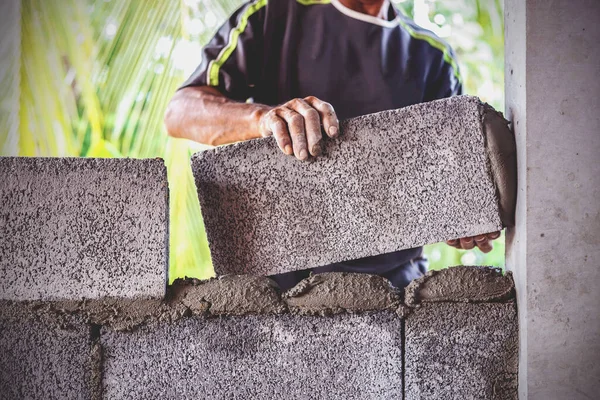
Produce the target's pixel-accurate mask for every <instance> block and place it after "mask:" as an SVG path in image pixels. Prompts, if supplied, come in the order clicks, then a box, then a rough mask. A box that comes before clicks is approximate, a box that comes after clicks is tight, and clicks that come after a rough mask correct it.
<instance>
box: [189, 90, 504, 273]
mask: <svg viewBox="0 0 600 400" xmlns="http://www.w3.org/2000/svg"><path fill="white" fill-rule="evenodd" d="M485 115H489V116H490V117H489V118H491V120H493V121H491V120H490V121H488V120H487V119H486V123H485V124H484V123H482V119H483V116H485ZM492 117H493V118H492ZM486 118H487V117H486ZM484 127H489V128H490V130H492V129H493V130H494V132H495V131H496V128H497V129H498V132H499V133H498V135H497V136H499V137H502V138H504V140H506V141H507V143H508V145H506V143H504V142H502V140H500V141H499V143H498V141H496V140H487V139H486V135H488V136H489V135H492V134H491V133H489V132H487V131H486V129H484ZM341 128H342V135H341V137H340V138H338V139H335V140H327V139H324V146H323V147H324V151H323V155H322V156H321V157H317V158H313V159H310V160H309V161H308V162H300V161H298V160H296V159H295V158H293V157H290V156H286V155H284V154H283V153H281V152H280V151H279V149H278V148H277V145H276V143H275V141H274V139H273V138H265V139H258V140H253V141H249V142H243V143H238V144H234V145H230V146H225V147H218V148H215V149H211V150H206V151H204V152H201V153H198V154H196V155H195V156H194V157H193V158H192V169H193V172H194V175H195V178H196V186H197V188H198V197H199V200H200V205H201V208H202V213H203V217H204V223H205V226H206V231H207V235H208V240H209V244H210V249H211V254H212V260H213V265H214V267H215V271H216V272H217V273H218V274H230V273H254V274H261V275H269V274H274V273H282V272H287V271H292V270H299V269H307V268H313V267H317V266H323V265H327V264H331V263H334V262H340V261H345V260H351V259H356V258H361V257H366V256H372V255H377V254H382V253H388V252H392V251H397V250H401V249H407V248H412V247H416V246H420V245H423V244H427V243H434V242H439V241H443V240H447V239H454V238H458V237H465V236H473V235H477V234H482V233H488V232H493V231H498V230H500V229H501V228H502V226H503V223H502V220H503V218H501V214H503V213H502V209H501V207H500V201H499V199H500V198H501V197H506V198H510V196H509V195H507V196H501V195H500V194H501V192H503V190H504V189H507V188H508V189H510V190H512V189H514V188H512V187H511V185H510V183H513V182H514V180H512V179H506V177H505V176H504V175H505V174H504V173H503V171H502V168H500V167H501V166H502V165H512V164H511V162H508V161H507V162H505V161H506V157H505V156H504V154H505V153H510V149H511V148H512V149H514V146H513V147H511V144H514V138H513V136H512V134H511V133H510V132H509V131H508V129H507V126H506V123H505V121H504V120H503V119H501V118H500V117H499V116H498V114H497V113H495V112H493V111H490V109H489V108H486V107H484V106H483V105H482V104H481V103H480V101H479V100H478V99H477V98H474V97H469V96H460V97H455V98H451V99H444V100H438V101H434V102H431V103H424V104H418V105H414V106H410V107H406V108H403V109H399V110H393V111H385V112H381V113H377V114H371V115H366V116H362V117H358V118H354V119H350V120H347V121H344V122H342V126H341ZM492 136H494V137H495V136H496V135H492ZM488 142H490V143H493V144H494V145H493V147H492V148H487V147H486V143H488ZM507 148H508V149H509V150H507ZM494 152H496V153H497V154H496V153H494ZM491 153H493V154H494V157H490V154H491ZM512 161H514V159H512ZM513 172H514V171H513ZM496 181H497V182H502V185H500V186H497V185H496V183H495V182H496ZM501 188H502V189H503V190H500V189H501ZM510 190H506V192H510ZM513 195H514V192H513ZM508 203H510V202H508ZM508 214H510V211H509V212H508ZM507 220H508V219H507Z"/></svg>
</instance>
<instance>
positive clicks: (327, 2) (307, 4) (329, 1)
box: [296, 0, 331, 6]
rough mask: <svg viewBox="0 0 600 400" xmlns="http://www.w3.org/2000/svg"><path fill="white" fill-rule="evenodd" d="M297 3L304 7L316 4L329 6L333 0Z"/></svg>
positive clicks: (306, 0)
mask: <svg viewBox="0 0 600 400" xmlns="http://www.w3.org/2000/svg"><path fill="white" fill-rule="evenodd" d="M296 2H297V3H299V4H302V5H303V6H312V5H315V4H329V3H331V0H296Z"/></svg>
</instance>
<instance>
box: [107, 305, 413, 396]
mask: <svg viewBox="0 0 600 400" xmlns="http://www.w3.org/2000/svg"><path fill="white" fill-rule="evenodd" d="M401 333H402V326H401V320H400V319H399V318H398V317H397V316H396V315H394V314H393V313H392V312H387V311H382V312H378V313H374V314H361V315H352V314H338V315H336V316H332V317H315V316H292V315H283V316H281V315H277V316H264V315H252V316H244V317H220V318H210V319H205V318H189V319H184V320H180V321H178V322H177V323H175V324H161V325H158V326H155V327H152V328H147V327H144V328H140V329H138V330H136V331H134V332H113V331H105V332H102V335H101V340H102V348H103V365H104V369H103V378H104V386H103V392H104V396H105V397H106V398H110V399H132V398H134V399H140V400H142V399H157V398H161V399H184V398H210V399H269V400H271V399H273V398H286V399H290V398H296V399H391V398H402V350H401V346H402V339H401Z"/></svg>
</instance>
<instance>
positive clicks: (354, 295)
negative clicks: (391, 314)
mask: <svg viewBox="0 0 600 400" xmlns="http://www.w3.org/2000/svg"><path fill="white" fill-rule="evenodd" d="M283 298H284V301H285V302H286V304H287V305H288V308H289V309H290V311H291V312H292V313H294V314H306V315H327V314H338V313H341V312H364V311H372V310H394V309H396V308H398V306H399V304H400V296H399V293H398V291H397V290H396V289H395V288H394V287H392V285H391V284H390V282H389V281H388V280H387V279H385V278H383V277H381V276H377V275H369V274H356V273H346V272H326V273H322V274H315V275H311V276H310V277H308V278H306V279H304V280H302V281H301V282H300V283H298V284H297V285H296V286H295V287H293V288H292V289H290V290H288V291H287V292H285V293H284V295H283Z"/></svg>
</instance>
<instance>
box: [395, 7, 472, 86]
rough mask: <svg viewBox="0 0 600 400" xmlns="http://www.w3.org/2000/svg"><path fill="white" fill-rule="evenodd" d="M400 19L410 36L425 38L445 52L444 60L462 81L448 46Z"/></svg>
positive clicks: (460, 80) (459, 80)
mask: <svg viewBox="0 0 600 400" xmlns="http://www.w3.org/2000/svg"><path fill="white" fill-rule="evenodd" d="M399 21H400V25H402V27H403V28H404V29H406V31H407V32H408V34H409V35H410V36H412V37H414V38H415V39H419V40H424V41H426V42H427V43H429V44H430V45H431V46H432V47H434V48H436V49H438V50H440V51H441V52H442V53H443V57H444V61H446V62H447V63H448V64H450V66H451V67H452V70H453V71H454V76H455V77H456V79H457V80H458V82H460V83H462V77H461V76H460V74H459V73H458V65H457V63H456V60H455V59H454V58H452V55H451V54H450V50H449V49H448V47H446V46H445V45H444V44H443V43H441V42H439V41H438V40H436V39H435V38H433V37H431V36H429V35H426V34H423V33H419V32H416V31H415V30H414V29H413V28H411V27H410V26H409V25H408V24H406V22H404V21H402V20H401V19H399Z"/></svg>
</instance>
